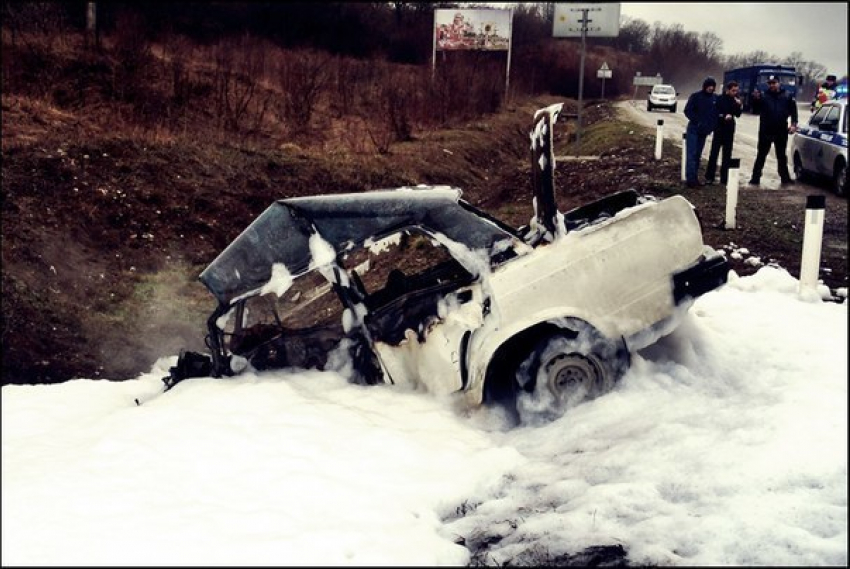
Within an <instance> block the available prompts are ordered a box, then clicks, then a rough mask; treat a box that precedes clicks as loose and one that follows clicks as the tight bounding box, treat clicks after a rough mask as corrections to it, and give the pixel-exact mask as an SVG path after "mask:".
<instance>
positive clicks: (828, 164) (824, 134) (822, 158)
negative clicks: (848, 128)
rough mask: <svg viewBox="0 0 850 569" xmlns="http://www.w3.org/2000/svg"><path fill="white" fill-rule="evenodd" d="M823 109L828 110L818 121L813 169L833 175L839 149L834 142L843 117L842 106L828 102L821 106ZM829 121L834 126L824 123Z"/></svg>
mask: <svg viewBox="0 0 850 569" xmlns="http://www.w3.org/2000/svg"><path fill="white" fill-rule="evenodd" d="M821 110H825V111H826V112H825V113H824V115H823V117H822V119H821V121H820V122H819V123H818V130H817V134H816V137H815V138H813V148H812V160H813V162H814V168H813V170H814V171H815V172H817V173H818V174H821V175H824V176H830V177H831V176H832V173H833V172H832V170H833V166H834V164H835V155H836V153H837V151H838V147H837V146H836V145H835V144H834V142H833V140H834V138H835V135H836V131H837V130H838V127H839V126H840V123H839V122H838V121H839V119H840V118H841V107H840V106H839V105H837V104H828V105H824V106H823V107H821ZM827 123H829V124H830V125H834V126H833V127H831V128H829V129H826V127H825V126H824V125H826V124H827Z"/></svg>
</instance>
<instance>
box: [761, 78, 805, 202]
mask: <svg viewBox="0 0 850 569" xmlns="http://www.w3.org/2000/svg"><path fill="white" fill-rule="evenodd" d="M754 103H756V106H757V108H759V141H758V154H757V155H756V163H755V164H754V165H753V176H752V178H750V184H752V185H754V186H758V185H759V183H760V181H761V172H762V169H763V168H764V161H765V159H766V158H767V153H768V152H770V147H771V145H773V146H774V148H775V150H776V161H777V162H778V163H779V179H780V181H781V183H782V184H793V183H794V182H793V181H792V180H791V175H790V174H789V173H788V157H787V156H786V155H785V152H786V148H787V146H788V135H789V134H794V133H795V132H796V131H797V101H795V100H794V98H793V97H790V96H789V95H788V93H787V92H786V91H785V90H784V89H781V90H780V89H779V79H778V78H777V77H776V75H771V76H770V77H769V78H768V79H767V92H766V93H764V94H761V95H759V96H757V97H756V98H755V99H754ZM789 118H790V119H791V125H790V126H789V125H788V119H789Z"/></svg>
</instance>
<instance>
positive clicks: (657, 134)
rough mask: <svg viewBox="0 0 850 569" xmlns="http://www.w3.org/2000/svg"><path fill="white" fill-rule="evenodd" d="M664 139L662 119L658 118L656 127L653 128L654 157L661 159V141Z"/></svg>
mask: <svg viewBox="0 0 850 569" xmlns="http://www.w3.org/2000/svg"><path fill="white" fill-rule="evenodd" d="M663 141H664V120H662V119H658V127H657V128H656V129H655V159H656V160H661V143H662V142H663Z"/></svg>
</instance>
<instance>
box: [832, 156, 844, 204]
mask: <svg viewBox="0 0 850 569" xmlns="http://www.w3.org/2000/svg"><path fill="white" fill-rule="evenodd" d="M832 188H833V189H834V190H835V193H836V194H838V195H839V196H846V195H847V164H845V163H844V161H842V160H840V159H839V161H838V163H837V164H836V165H835V173H834V174H833V177H832Z"/></svg>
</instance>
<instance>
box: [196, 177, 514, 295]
mask: <svg viewBox="0 0 850 569" xmlns="http://www.w3.org/2000/svg"><path fill="white" fill-rule="evenodd" d="M461 194H462V192H461V190H460V189H457V188H450V187H447V186H436V187H432V186H419V187H416V188H411V187H403V188H396V189H389V190H377V191H371V192H364V193H350V194H337V195H319V196H313V197H299V198H289V199H284V200H278V201H276V202H274V203H273V204H272V205H270V206H269V207H268V208H267V209H266V210H265V211H264V212H263V213H262V214H260V215H259V216H258V217H257V218H256V219H255V220H254V221H253V222H252V223H251V224H250V225H249V226H248V227H247V228H246V229H245V230H244V231H243V232H242V233H241V234H240V235H239V236H238V237H237V238H236V239H234V240H233V242H231V243H230V245H228V246H227V248H226V249H225V250H224V251H222V252H221V253H220V254H219V256H218V257H216V259H215V260H214V261H213V262H212V263H210V264H209V266H207V268H206V269H204V271H203V272H202V273H201V275H200V277H199V279H200V281H201V282H202V283H203V284H204V285H205V286H206V287H207V288H208V289H209V290H210V292H212V293H213V294H214V295H215V296H216V298H217V299H218V300H219V302H220V303H222V304H230V303H231V302H233V301H234V300H235V299H237V298H240V297H243V296H246V295H249V294H250V293H252V292H255V291H257V290H259V289H261V288H262V287H263V285H265V284H266V283H267V282H268V281H269V280H270V279H271V276H272V266H273V265H274V264H276V263H282V264H283V265H284V266H285V267H286V269H287V270H288V271H289V273H290V274H291V275H293V276H298V275H302V274H304V273H306V272H308V271H310V270H311V269H314V268H316V267H315V263H313V255H312V253H311V250H310V245H309V242H310V238H311V237H312V236H313V235H314V233H318V234H319V235H320V236H321V237H322V238H323V239H324V240H325V241H326V242H327V243H328V244H330V246H331V247H333V249H334V251H335V252H336V253H337V254H339V253H341V252H344V251H347V250H351V249H354V248H356V247H362V246H363V245H364V243H366V242H367V241H369V240H370V239H380V238H382V237H384V236H387V235H389V234H392V233H394V232H395V231H398V230H400V229H403V228H405V227H414V226H418V227H421V228H422V229H423V230H425V231H428V232H429V233H432V234H443V235H445V236H446V237H448V238H449V239H451V240H453V241H456V242H458V243H462V244H464V245H465V246H467V247H468V248H470V249H472V250H477V249H484V250H486V251H488V252H490V251H493V250H494V249H496V247H495V246H496V245H497V243H498V242H500V241H503V240H510V239H512V238H514V237H516V235H515V233H514V232H513V230H512V229H511V228H509V227H508V226H506V225H504V224H501V223H499V222H498V221H496V220H495V219H491V218H488V217H487V216H484V217H482V215H483V214H482V213H481V212H477V210H474V208H472V206H470V205H469V204H468V203H466V202H464V201H463V200H462V199H461Z"/></svg>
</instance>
